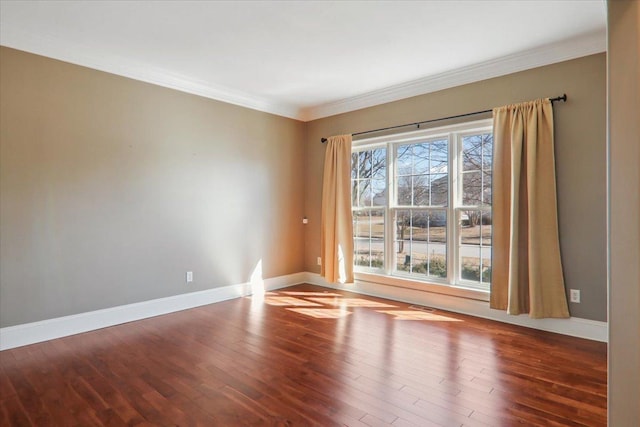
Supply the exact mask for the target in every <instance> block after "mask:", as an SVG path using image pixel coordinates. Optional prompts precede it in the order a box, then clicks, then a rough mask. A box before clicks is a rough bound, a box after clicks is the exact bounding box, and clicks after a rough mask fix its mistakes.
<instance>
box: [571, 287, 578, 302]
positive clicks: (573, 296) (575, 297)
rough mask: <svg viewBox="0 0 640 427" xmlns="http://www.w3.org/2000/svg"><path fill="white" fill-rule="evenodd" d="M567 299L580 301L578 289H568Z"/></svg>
mask: <svg viewBox="0 0 640 427" xmlns="http://www.w3.org/2000/svg"><path fill="white" fill-rule="evenodd" d="M569 301H570V302H575V303H580V289H569Z"/></svg>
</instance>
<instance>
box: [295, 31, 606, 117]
mask: <svg viewBox="0 0 640 427" xmlns="http://www.w3.org/2000/svg"><path fill="white" fill-rule="evenodd" d="M606 48H607V42H606V31H605V30H602V31H598V32H594V33H588V34H585V35H584V36H581V37H577V38H573V39H568V40H563V41H561V42H558V43H554V44H549V45H545V46H541V47H538V48H534V49H529V50H525V51H522V52H517V53H514V54H512V55H507V56H503V57H500V58H496V59H493V60H490V61H485V62H481V63H479V64H474V65H470V66H467V67H463V68H459V69H456V70H452V71H446V72H443V73H440V74H436V75H432V76H428V77H424V78H421V79H417V80H413V81H410V82H407V83H402V84H399V85H394V86H389V87H386V88H384V89H380V90H376V91H372V92H368V93H365V94H362V95H358V96H354V97H351V98H345V99H342V100H339V101H334V102H329V103H326V104H322V105H318V106H313V107H308V108H303V109H301V110H300V112H299V113H298V119H299V120H302V121H305V122H306V121H311V120H316V119H321V118H323V117H328V116H333V115H336V114H341V113H347V112H350V111H355V110H359V109H362V108H367V107H373V106H375V105H380V104H385V103H388V102H393V101H398V100H401V99H406V98H411V97H413V96H417V95H424V94H426V93H430V92H435V91H438V90H443V89H448V88H451V87H455V86H461V85H464V84H468V83H474V82H478V81H481V80H487V79H490V78H494V77H500V76H504V75H507V74H512V73H516V72H518V71H524V70H528V69H531V68H536V67H542V66H544V65H550V64H554V63H557V62H562V61H568V60H571V59H575V58H580V57H583V56H587V55H592V54H596V53H601V52H605V51H606Z"/></svg>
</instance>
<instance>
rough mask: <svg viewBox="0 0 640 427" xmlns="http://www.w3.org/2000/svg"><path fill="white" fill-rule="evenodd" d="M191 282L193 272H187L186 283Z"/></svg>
mask: <svg viewBox="0 0 640 427" xmlns="http://www.w3.org/2000/svg"><path fill="white" fill-rule="evenodd" d="M191 282H193V271H187V283H191Z"/></svg>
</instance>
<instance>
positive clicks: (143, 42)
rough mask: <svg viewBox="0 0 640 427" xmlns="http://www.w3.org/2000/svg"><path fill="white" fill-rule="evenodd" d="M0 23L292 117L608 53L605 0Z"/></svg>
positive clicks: (222, 8) (130, 70)
mask: <svg viewBox="0 0 640 427" xmlns="http://www.w3.org/2000/svg"><path fill="white" fill-rule="evenodd" d="M0 26H1V27H0V43H1V44H2V45H4V46H8V47H13V48H16V49H21V50H25V51H28V52H33V53H37V54H40V55H45V56H49V57H52V58H56V59H61V60H63V61H68V62H72V63H76V64H80V65H84V66H88V67H92V68H95V69H99V70H103V71H107V72H111V73H115V74H120V75H124V76H127V77H131V78H134V79H138V80H143V81H147V82H151V83H155V84H159V85H162V86H167V87H172V88H175V89H179V90H183V91H186V92H190V93H195V94H198V95H202V96H207V97H210V98H213V99H219V100H222V101H225V102H230V103H233V104H237V105H242V106H245V107H249V108H253V109H257V110H261V111H267V112H271V113H274V114H279V115H282V116H286V117H292V118H297V119H300V120H312V119H315V118H319V117H325V116H329V115H332V114H337V113H341V112H345V111H350V110H354V109H358V108H363V107H367V106H371V105H376V104H379V103H383V102H389V101H392V100H396V99H401V98H406V97H409V96H414V95H418V94H422V93H427V92H430V91H434V90H440V89H443V88H446V87H451V86H456V85H459V84H464V83H469V82H472V81H478V80H482V79H486V78H490V77H495V76H498V75H503V74H507V73H510V72H515V71H520V70H523V69H527V68H532V67H536V66H541V65H546V64H549V63H553V62H558V61H562V60H566V59H571V58H576V57H580V56H585V55H588V54H592V53H597V52H602V51H604V50H605V46H606V43H605V37H606V36H605V34H606V28H605V26H606V8H605V3H604V1H602V0H590V1H584V0H583V1H580V0H570V1H556V0H547V1H517V0H511V1H505V0H501V1H409V2H405V1H385V2H374V1H370V2H355V1H353V2H352V1H322V2H321V1H283V2H273V1H257V2H253V1H234V2H222V1H215V2H213V1H126V2H125V1H55V2H54V1H43V2H31V1H29V2H27V1H5V0H2V1H1V3H0ZM550 95H554V94H550Z"/></svg>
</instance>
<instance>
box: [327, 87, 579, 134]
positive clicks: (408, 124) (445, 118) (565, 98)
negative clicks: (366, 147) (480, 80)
mask: <svg viewBox="0 0 640 427" xmlns="http://www.w3.org/2000/svg"><path fill="white" fill-rule="evenodd" d="M566 100H567V94H566V93H563V94H562V96H556V97H555V98H549V101H551V102H556V101H562V102H565V101H566ZM492 111H493V109H490V110H482V111H474V112H473V113H465V114H458V115H456V116H449V117H440V118H439V119H431V120H424V121H422V122H415V123H407V124H404V125H397V126H389V127H386V128H380V129H373V130H365V131H363V132H356V133H353V134H351V135H352V136H357V135H364V134H367V133H375V132H382V131H384V130H391V129H398V128H404V127H407V126H416V127H418V128H420V125H423V124H425V123H432V122H440V121H442V120H449V119H458V118H460V117H467V116H475V115H476V114H483V113H490V112H492ZM320 142H322V143H323V144H324V143H325V142H327V138H321V139H320Z"/></svg>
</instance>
